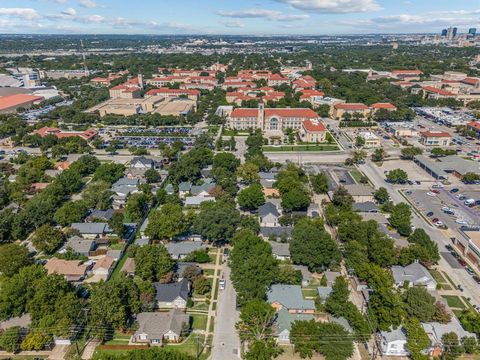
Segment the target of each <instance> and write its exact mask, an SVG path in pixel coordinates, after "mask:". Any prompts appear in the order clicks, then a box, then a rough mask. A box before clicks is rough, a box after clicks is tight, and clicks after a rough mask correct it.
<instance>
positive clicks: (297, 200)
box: [282, 185, 310, 212]
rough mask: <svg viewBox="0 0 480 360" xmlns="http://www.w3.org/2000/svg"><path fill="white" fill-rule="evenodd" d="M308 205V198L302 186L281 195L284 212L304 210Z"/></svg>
mask: <svg viewBox="0 0 480 360" xmlns="http://www.w3.org/2000/svg"><path fill="white" fill-rule="evenodd" d="M308 205H310V197H309V196H308V194H307V192H306V191H305V190H304V189H303V185H301V186H295V187H293V188H291V189H290V190H289V191H286V192H283V193H282V208H283V210H284V211H286V212H290V211H298V210H305V209H306V208H307V207H308Z"/></svg>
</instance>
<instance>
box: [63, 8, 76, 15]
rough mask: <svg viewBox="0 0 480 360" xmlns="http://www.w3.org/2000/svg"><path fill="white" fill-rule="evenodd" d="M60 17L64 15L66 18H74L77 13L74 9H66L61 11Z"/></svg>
mask: <svg viewBox="0 0 480 360" xmlns="http://www.w3.org/2000/svg"><path fill="white" fill-rule="evenodd" d="M62 15H66V16H68V17H75V16H77V11H76V10H75V9H74V8H68V9H65V10H63V11H62Z"/></svg>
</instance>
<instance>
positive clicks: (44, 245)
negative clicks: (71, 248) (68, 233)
mask: <svg viewBox="0 0 480 360" xmlns="http://www.w3.org/2000/svg"><path fill="white" fill-rule="evenodd" d="M64 241H65V235H64V234H63V232H62V231H61V230H59V229H56V228H54V227H52V226H50V225H48V224H45V225H42V226H40V227H39V228H38V229H37V231H35V234H34V235H33V239H32V243H33V245H34V246H35V248H37V250H40V251H44V252H46V253H47V254H52V253H54V252H55V250H56V249H58V247H59V246H60V245H61V244H62V243H63V242H64Z"/></svg>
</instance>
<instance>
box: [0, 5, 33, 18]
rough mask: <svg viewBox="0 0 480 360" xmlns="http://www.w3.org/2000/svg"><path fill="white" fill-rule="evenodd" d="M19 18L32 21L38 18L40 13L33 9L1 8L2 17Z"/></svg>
mask: <svg viewBox="0 0 480 360" xmlns="http://www.w3.org/2000/svg"><path fill="white" fill-rule="evenodd" d="M2 15H3V16H11V17H18V18H21V19H26V20H31V19H35V18H37V17H38V13H37V11H36V10H35V9H32V8H0V16H2Z"/></svg>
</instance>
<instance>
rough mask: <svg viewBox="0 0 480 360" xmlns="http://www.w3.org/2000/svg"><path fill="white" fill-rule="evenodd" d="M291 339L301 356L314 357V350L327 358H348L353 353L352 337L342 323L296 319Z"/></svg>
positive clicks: (337, 359) (329, 359)
mask: <svg viewBox="0 0 480 360" xmlns="http://www.w3.org/2000/svg"><path fill="white" fill-rule="evenodd" d="M290 341H291V342H292V343H293V345H294V346H295V352H297V353H299V354H300V357H301V358H306V357H312V355H313V353H314V352H318V353H320V354H322V355H323V356H324V358H325V359H326V360H346V359H348V358H350V357H351V356H352V355H353V341H352V339H351V338H350V337H349V334H348V332H347V331H346V330H345V329H344V328H343V327H342V326H341V325H338V324H335V323H317V322H316V321H315V320H310V321H295V322H293V324H292V329H291V331H290Z"/></svg>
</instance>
